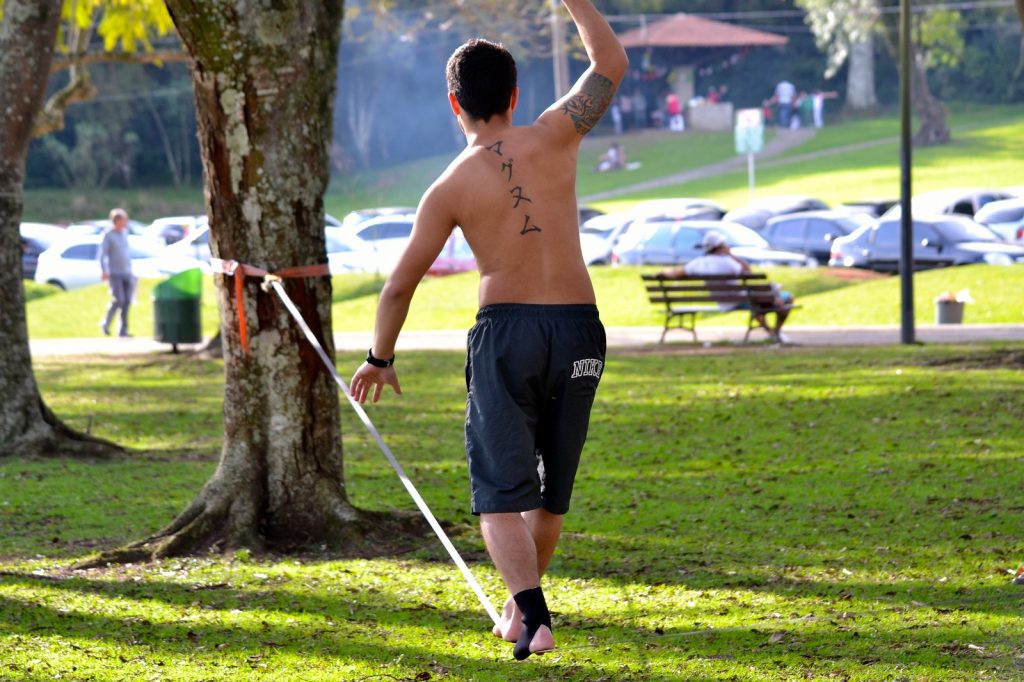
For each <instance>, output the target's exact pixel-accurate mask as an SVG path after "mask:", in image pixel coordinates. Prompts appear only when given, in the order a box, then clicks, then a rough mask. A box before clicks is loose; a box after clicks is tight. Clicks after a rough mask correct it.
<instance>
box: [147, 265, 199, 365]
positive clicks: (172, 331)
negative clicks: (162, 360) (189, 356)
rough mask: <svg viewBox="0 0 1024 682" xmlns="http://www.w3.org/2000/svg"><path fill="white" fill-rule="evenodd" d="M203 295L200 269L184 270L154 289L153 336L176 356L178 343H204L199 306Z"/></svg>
mask: <svg viewBox="0 0 1024 682" xmlns="http://www.w3.org/2000/svg"><path fill="white" fill-rule="evenodd" d="M202 293H203V273H202V271H201V270H199V268H193V269H192V270H185V271H183V272H179V273H178V274H176V275H174V276H172V277H170V278H169V279H167V280H166V281H163V282H160V283H159V284H157V285H156V286H155V287H154V288H153V337H154V338H155V339H156V340H157V341H159V342H161V343H169V344H171V345H172V347H173V351H174V352H175V353H177V352H178V344H179V343H199V342H201V341H202V340H203V329H202V321H201V318H200V315H199V304H200V301H201V298H202Z"/></svg>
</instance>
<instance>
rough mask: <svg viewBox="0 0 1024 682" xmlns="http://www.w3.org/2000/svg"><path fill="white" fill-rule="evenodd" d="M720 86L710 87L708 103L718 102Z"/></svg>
mask: <svg viewBox="0 0 1024 682" xmlns="http://www.w3.org/2000/svg"><path fill="white" fill-rule="evenodd" d="M718 98H719V94H718V88H716V87H715V86H714V85H712V86H711V87H710V88H708V104H718Z"/></svg>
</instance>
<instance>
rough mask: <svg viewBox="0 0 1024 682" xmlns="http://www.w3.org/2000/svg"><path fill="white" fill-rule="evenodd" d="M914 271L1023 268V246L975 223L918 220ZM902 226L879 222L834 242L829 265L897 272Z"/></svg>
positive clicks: (952, 219)
mask: <svg viewBox="0 0 1024 682" xmlns="http://www.w3.org/2000/svg"><path fill="white" fill-rule="evenodd" d="M913 240H914V269H915V270H926V269H929V268H938V267H943V266H947V265H968V264H971V263H988V264H990V265H1011V264H1013V263H1024V246H1020V245H1016V244H1008V243H1006V242H1004V241H1003V240H1002V239H1000V238H999V236H998V235H997V234H996V233H995V232H993V231H992V230H990V229H988V228H987V227H985V226H984V225H981V224H979V223H976V222H974V221H973V220H971V219H970V218H965V217H963V216H956V215H939V216H928V217H921V218H918V217H916V216H915V218H914V226H913ZM899 261H900V221H899V220H880V221H878V222H877V223H873V224H871V225H866V226H865V227H862V228H860V229H859V230H855V231H854V232H852V233H850V234H848V235H847V236H845V237H839V238H838V239H836V240H835V241H833V242H832V254H831V257H830V258H829V265H833V266H842V267H848V268H850V267H853V268H869V269H871V270H878V271H880V272H896V271H898V270H899Z"/></svg>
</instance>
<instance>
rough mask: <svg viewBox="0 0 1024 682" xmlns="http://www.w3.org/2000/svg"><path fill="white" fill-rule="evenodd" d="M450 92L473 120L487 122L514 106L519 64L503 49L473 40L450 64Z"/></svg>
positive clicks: (462, 48)
mask: <svg viewBox="0 0 1024 682" xmlns="http://www.w3.org/2000/svg"><path fill="white" fill-rule="evenodd" d="M447 76H448V90H449V92H452V93H454V95H455V99H456V100H457V101H458V103H459V106H460V107H462V109H463V111H465V112H466V113H467V114H469V117H470V118H472V119H474V120H483V121H484V122H488V121H490V120H491V116H494V115H495V114H504V113H505V112H506V111H508V108H509V107H510V106H511V105H512V93H513V92H514V91H515V89H516V60H515V59H513V58H512V55H511V53H509V51H508V50H506V49H505V48H504V47H503V46H501V45H498V44H496V43H492V42H490V41H489V40H481V39H475V40H470V41H469V42H467V43H466V44H465V45H463V46H462V47H460V48H459V49H457V50H455V52H454V53H452V56H451V58H450V59H449V60H448V68H447Z"/></svg>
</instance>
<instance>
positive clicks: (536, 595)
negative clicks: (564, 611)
mask: <svg viewBox="0 0 1024 682" xmlns="http://www.w3.org/2000/svg"><path fill="white" fill-rule="evenodd" d="M512 598H513V599H515V601H516V606H518V607H519V610H520V611H522V612H523V631H522V632H521V633H520V634H519V641H518V642H516V646H515V648H514V649H513V650H512V655H513V656H515V657H516V660H519V661H522V660H523V659H525V658H527V657H529V655H530V642H532V641H533V637H534V635H536V634H537V630H539V629H540V626H541V625H546V626H548V628H549V629H550V628H551V613H550V612H549V611H548V605H547V602H545V601H544V592H543V591H542V590H541V589H540V588H539V587H535V588H533V589H532V590H523V591H522V592H519V593H518V594H514V595H512Z"/></svg>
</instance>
